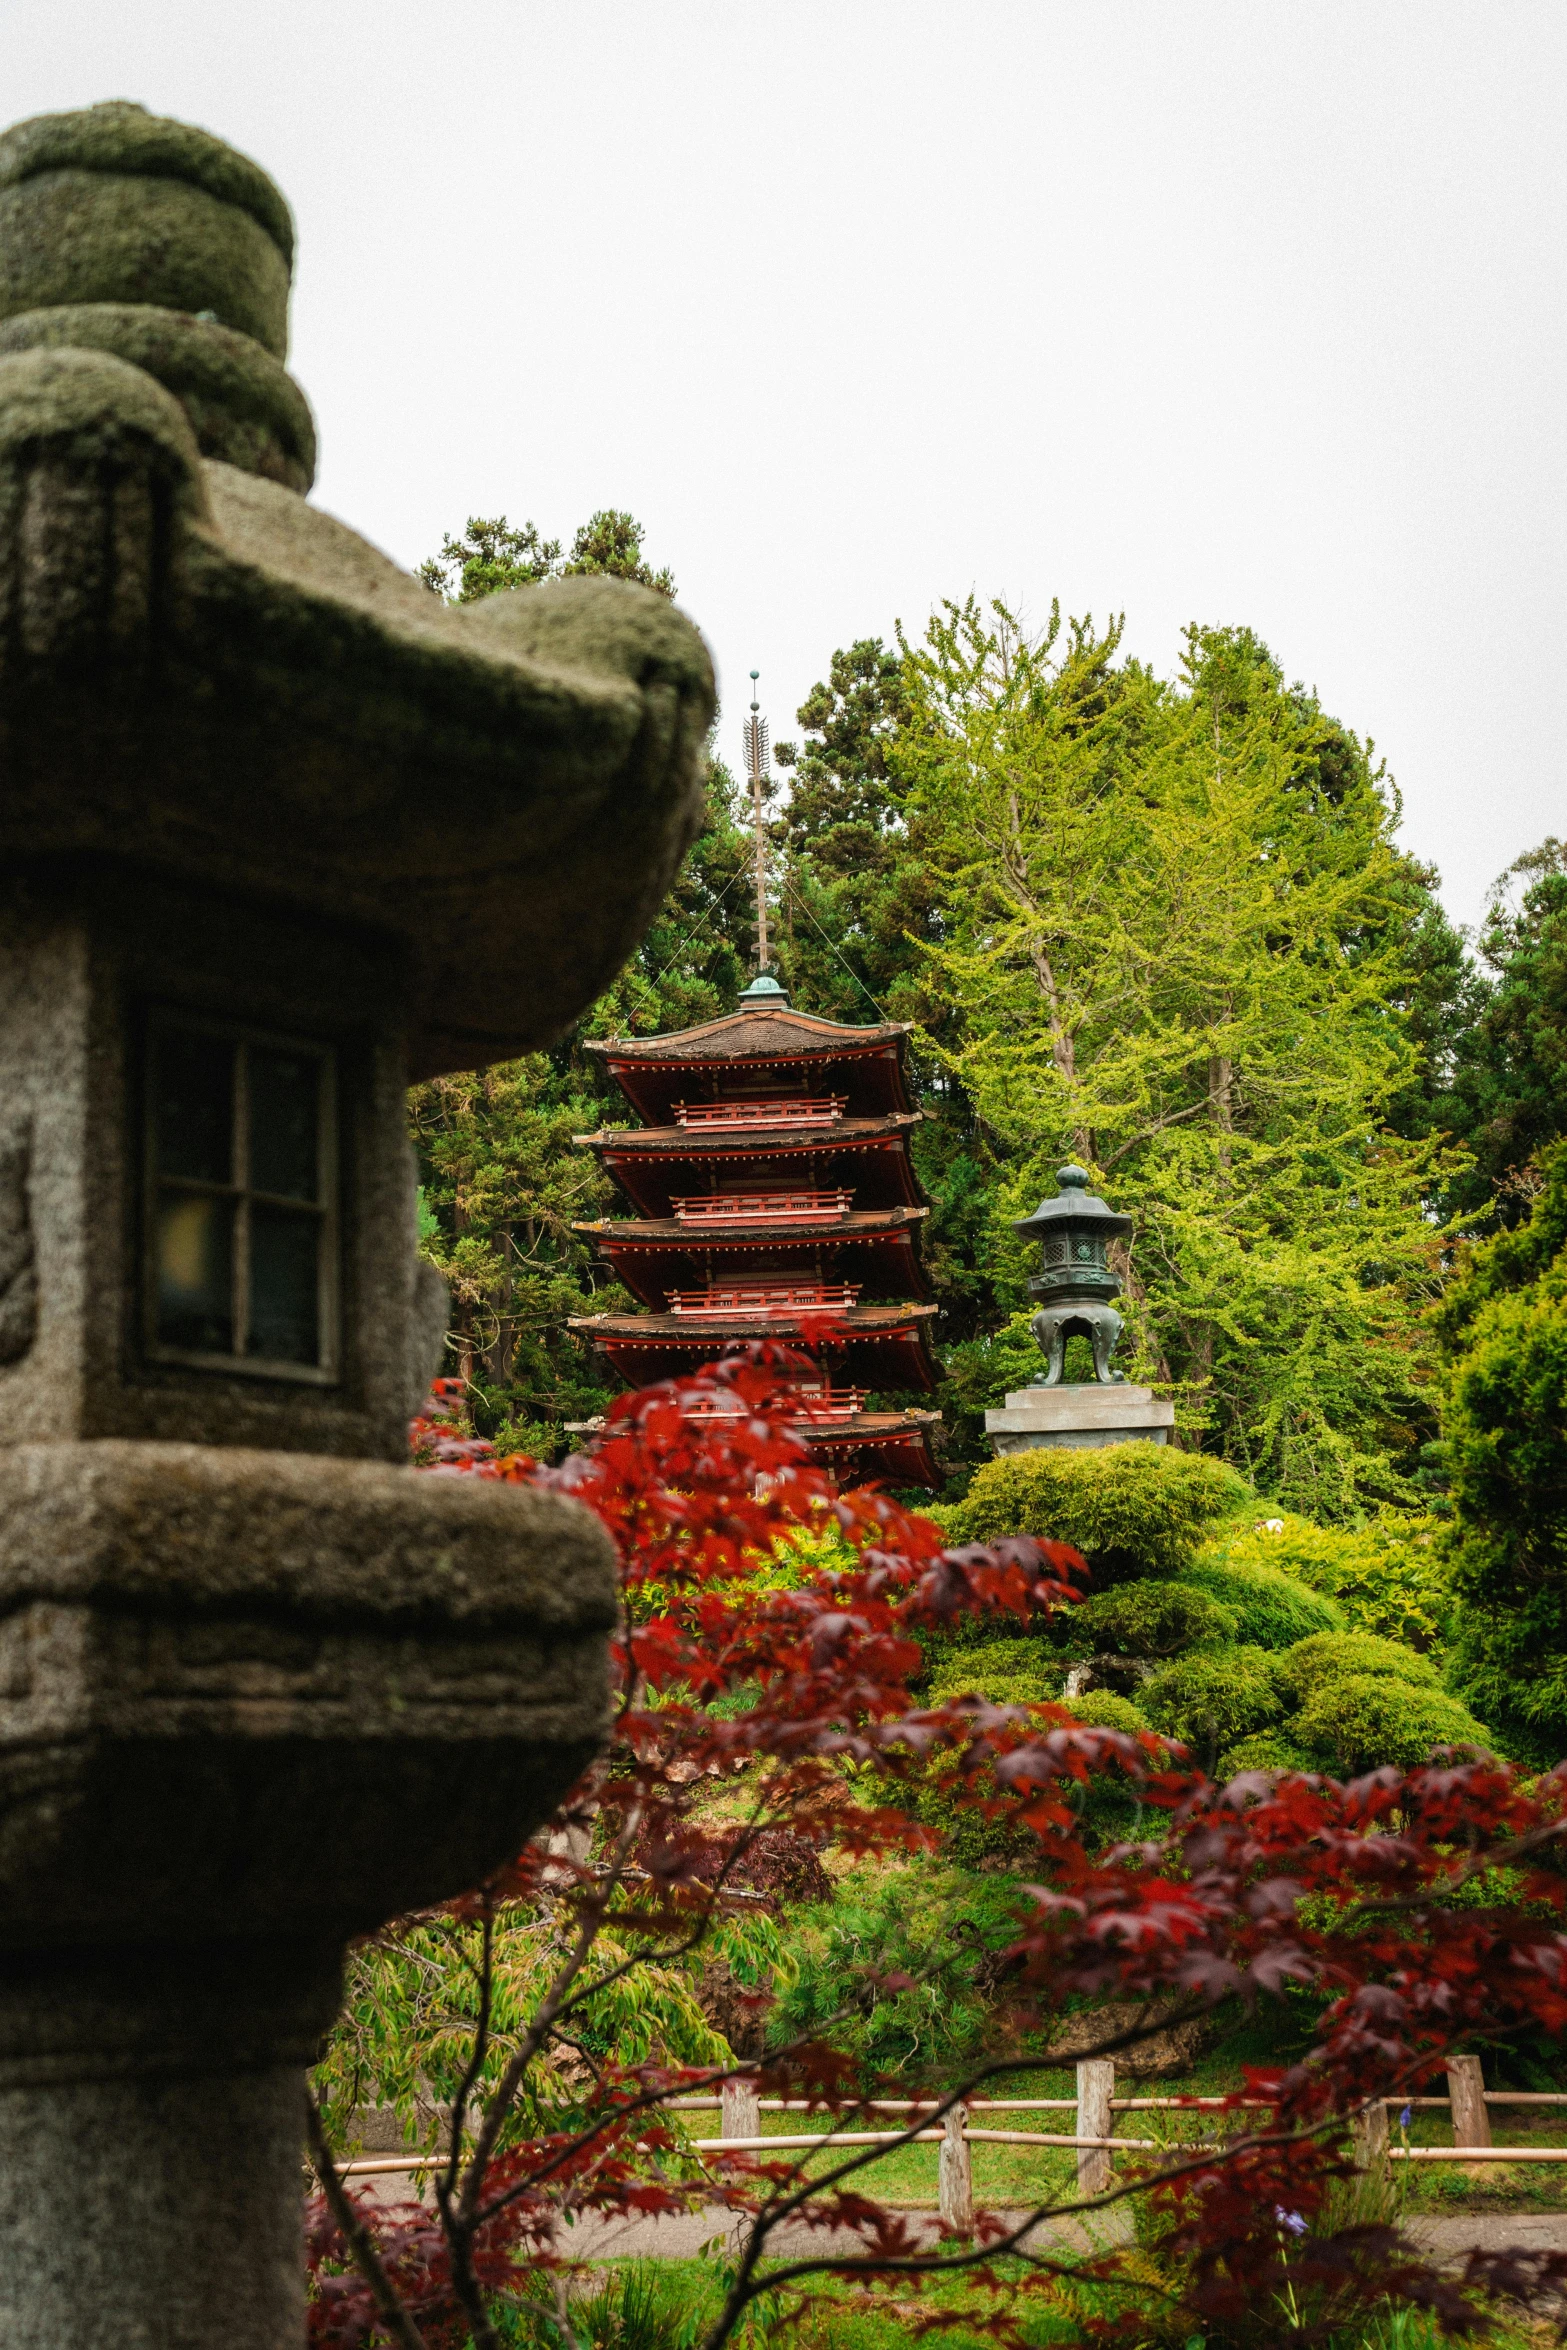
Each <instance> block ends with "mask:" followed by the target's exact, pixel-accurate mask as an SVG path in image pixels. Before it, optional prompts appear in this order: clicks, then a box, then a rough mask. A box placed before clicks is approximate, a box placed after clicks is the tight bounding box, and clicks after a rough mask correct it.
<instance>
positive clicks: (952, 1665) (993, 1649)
mask: <svg viewBox="0 0 1567 2350" xmlns="http://www.w3.org/2000/svg"><path fill="white" fill-rule="evenodd" d="M1060 1694H1061V1661H1060V1659H1059V1657H1054V1656H1052V1655H1051V1654H1050V1652H1049V1651H1048V1650H1047V1649H1043V1648H1041V1647H1040V1645H1039V1643H1038V1642H1037V1641H1032V1640H996V1641H992V1642H989V1643H988V1644H987V1645H986V1646H985V1647H983V1648H955V1649H953V1650H952V1651H951V1652H950V1654H948V1655H946V1656H944V1657H943V1658H942V1659H941V1661H940V1663H939V1664H938V1665H936V1666H935V1668H934V1669H933V1671H932V1673H931V1676H930V1689H929V1696H930V1702H931V1704H932V1705H940V1704H943V1703H944V1702H945V1701H946V1699H948V1698H949V1697H988V1698H989V1700H990V1702H991V1704H992V1705H1034V1704H1038V1703H1039V1702H1040V1700H1041V1699H1044V1698H1047V1697H1059V1695H1060Z"/></svg>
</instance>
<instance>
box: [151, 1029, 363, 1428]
mask: <svg viewBox="0 0 1567 2350" xmlns="http://www.w3.org/2000/svg"><path fill="white" fill-rule="evenodd" d="M147 1099H148V1121H147V1124H148V1132H147V1157H146V1165H147V1186H148V1211H147V1322H146V1327H147V1339H148V1344H149V1347H150V1350H151V1352H152V1353H153V1354H154V1355H155V1356H157V1357H161V1358H163V1359H165V1360H177V1361H181V1362H187V1363H193V1364H198V1365H202V1366H206V1367H209V1368H213V1369H223V1368H229V1369H244V1370H246V1371H249V1372H253V1373H259V1374H261V1375H262V1376H264V1377H270V1378H295V1379H307V1380H312V1381H320V1380H323V1379H331V1378H334V1377H335V1376H336V1367H335V1360H334V1357H335V1350H336V1316H337V1248H338V1242H337V1218H336V1183H337V1178H336V1130H335V1102H336V1089H335V1069H334V1062H333V1056H332V1053H331V1051H330V1050H329V1049H328V1048H327V1047H325V1046H322V1045H313V1044H306V1043H301V1042H296V1041H293V1040H287V1039H282V1038H274V1037H264V1036H257V1035H252V1034H250V1033H248V1032H244V1031H240V1030H233V1031H229V1030H224V1029H222V1028H219V1027H218V1026H216V1025H215V1024H213V1023H209V1022H205V1021H197V1020H185V1019H181V1018H178V1017H176V1016H173V1015H159V1016H156V1017H155V1018H154V1019H153V1021H152V1023H151V1027H150V1036H149V1058H148V1082H147Z"/></svg>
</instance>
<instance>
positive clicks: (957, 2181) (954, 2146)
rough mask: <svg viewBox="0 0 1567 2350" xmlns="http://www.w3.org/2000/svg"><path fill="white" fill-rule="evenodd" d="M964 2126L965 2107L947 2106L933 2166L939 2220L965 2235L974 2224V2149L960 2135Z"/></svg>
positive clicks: (966, 2122)
mask: <svg viewBox="0 0 1567 2350" xmlns="http://www.w3.org/2000/svg"><path fill="white" fill-rule="evenodd" d="M967 2127H968V2107H967V2106H966V2105H953V2106H949V2107H948V2109H947V2116H946V2120H945V2121H944V2122H943V2124H942V2130H941V2156H940V2161H939V2163H938V2165H937V2196H938V2200H939V2202H940V2205H941V2217H942V2221H943V2223H944V2225H945V2226H947V2227H949V2228H956V2229H957V2230H958V2231H959V2233H960V2234H962V2235H965V2236H966V2235H968V2233H969V2232H970V2230H971V2229H972V2228H973V2225H974V2150H973V2148H972V2147H971V2146H970V2144H969V2142H968V2140H967V2138H966V2137H965V2136H964V2134H963V2133H964V2131H965V2130H966V2129H967Z"/></svg>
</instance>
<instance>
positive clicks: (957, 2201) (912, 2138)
mask: <svg viewBox="0 0 1567 2350" xmlns="http://www.w3.org/2000/svg"><path fill="white" fill-rule="evenodd" d="M1447 2087H1448V2094H1447V2095H1446V2096H1445V2097H1383V2098H1374V2099H1372V2100H1371V2101H1370V2102H1369V2103H1368V2104H1367V2105H1366V2106H1365V2107H1364V2108H1363V2109H1362V2111H1361V2113H1360V2115H1359V2116H1358V2117H1357V2119H1356V2122H1355V2159H1356V2161H1357V2163H1358V2164H1359V2166H1360V2167H1361V2168H1362V2169H1363V2170H1369V2169H1371V2168H1373V2167H1374V2166H1375V2165H1377V2164H1378V2163H1382V2162H1477V2163H1478V2162H1567V2146H1497V2145H1493V2143H1492V2140H1491V2120H1490V2108H1491V2107H1492V2106H1493V2105H1511V2106H1524V2107H1546V2106H1554V2107H1563V2106H1567V2093H1563V2094H1560V2095H1559V2094H1557V2093H1556V2092H1555V2091H1553V2090H1538V2089H1487V2088H1486V2087H1485V2085H1484V2082H1483V2080H1482V2078H1481V2072H1480V2059H1479V2057H1478V2056H1455V2057H1454V2058H1453V2060H1452V2062H1451V2064H1450V2065H1449V2066H1448V2068H1447ZM941 2103H942V2100H941V2099H940V2098H937V2097H870V2098H867V2099H866V2100H865V2101H864V2104H863V2106H862V2107H861V2109H860V2110H861V2111H862V2112H865V2113H867V2114H876V2113H886V2114H895V2113H899V2114H907V2115H908V2116H909V2117H910V2120H914V2119H917V2117H918V2116H919V2115H920V2114H921V2113H922V2112H930V2113H931V2114H932V2115H933V2116H934V2114H935V2111H936V2108H937V2107H938V2106H939V2105H940V2104H941ZM670 2105H671V2107H672V2108H673V2109H674V2110H675V2111H677V2112H681V2113H717V2114H718V2115H719V2117H720V2120H719V2135H718V2136H717V2137H715V2138H694V2139H692V2141H691V2146H692V2150H693V2152H695V2153H700V2154H752V2153H754V2154H759V2155H768V2154H772V2153H775V2152H776V2153H780V2154H781V2153H784V2152H791V2153H792V2152H802V2151H804V2152H809V2151H813V2150H815V2149H817V2148H829V2147H845V2146H880V2145H885V2146H894V2145H898V2144H903V2145H935V2146H939V2147H940V2149H941V2154H940V2159H939V2162H938V2166H937V2174H938V2175H937V2188H938V2199H939V2203H940V2209H941V2216H942V2218H943V2219H944V2220H945V2221H946V2222H947V2224H948V2226H950V2227H954V2228H962V2229H966V2228H968V2227H969V2226H970V2225H971V2224H972V2221H973V2216H974V2161H973V2155H972V2153H971V2151H970V2149H971V2148H972V2147H974V2146H1071V2147H1075V2148H1076V2150H1077V2185H1078V2191H1079V2193H1080V2194H1083V2195H1099V2194H1103V2193H1104V2192H1105V2190H1106V2189H1107V2188H1108V2187H1109V2185H1110V2182H1111V2177H1112V2163H1111V2157H1112V2155H1114V2154H1117V2153H1122V2152H1126V2153H1139V2154H1143V2153H1154V2152H1157V2151H1158V2150H1159V2148H1160V2146H1161V2145H1163V2144H1166V2143H1167V2141H1164V2140H1160V2139H1157V2138H1120V2137H1117V2136H1115V2135H1114V2132H1113V2124H1112V2117H1113V2116H1114V2115H1115V2114H1118V2113H1204V2112H1210V2113H1211V2112H1214V2111H1217V2110H1220V2109H1224V2110H1227V2111H1229V2112H1232V2113H1234V2112H1255V2111H1268V2110H1270V2109H1269V2108H1268V2105H1267V2101H1266V2100H1265V2099H1261V2098H1252V2099H1242V2100H1239V2101H1237V2102H1235V2103H1231V2101H1230V2100H1229V2099H1228V2098H1224V2097H1117V2096H1116V2094H1115V2066H1114V2064H1113V2063H1112V2062H1111V2061H1110V2060H1109V2059H1108V2058H1107V2057H1090V2058H1088V2059H1086V2060H1085V2061H1084V2062H1083V2063H1082V2064H1080V2065H1079V2066H1078V2068H1077V2095H1076V2096H1075V2097H971V2098H969V2099H967V2100H966V2101H964V2102H962V2103H959V2104H956V2105H953V2106H952V2107H950V2108H949V2109H948V2111H947V2112H946V2114H945V2115H944V2116H942V2118H941V2119H940V2120H939V2121H937V2120H934V2119H933V2121H932V2126H931V2127H930V2128H929V2129H918V2130H911V2129H910V2128H909V2126H908V2124H907V2123H905V2124H904V2126H903V2127H902V2128H901V2129H885V2130H875V2129H868V2130H854V2129H851V2130H838V2129H829V2130H823V2131H798V2132H796V2131H790V2132H780V2133H778V2134H777V2135H775V2136H766V2135H764V2134H763V2131H762V2126H761V2125H762V2115H763V2114H764V2113H811V2112H820V2110H821V2108H820V2106H819V2105H817V2104H815V2103H814V2102H813V2101H812V2100H811V2099H810V2098H806V2097H759V2096H758V2095H757V2092H756V2085H755V2082H754V2080H750V2079H747V2078H745V2077H744V2076H742V2077H741V2078H739V2079H737V2080H733V2081H726V2082H725V2083H724V2084H723V2086H722V2089H721V2091H720V2092H719V2094H717V2095H713V2096H705V2097H675V2098H671V2099H670ZM1437 2107H1446V2108H1447V2109H1448V2110H1449V2111H1450V2112H1451V2114H1452V2117H1453V2143H1452V2145H1451V2146H1395V2145H1393V2144H1392V2142H1391V2132H1390V2131H1389V2128H1388V2115H1389V2112H1390V2111H1393V2112H1404V2111H1407V2110H1409V2109H1410V2108H1413V2109H1415V2110H1416V2111H1419V2112H1426V2111H1429V2110H1431V2109H1433V2108H1437ZM981 2113H984V2114H1000V2113H1072V2114H1075V2116H1076V2119H1077V2128H1076V2129H1075V2130H1073V2131H1071V2132H1068V2133H1063V2132H1058V2131H1053V2130H1009V2129H993V2128H990V2127H989V2126H987V2125H986V2124H983V2123H976V2122H975V2121H974V2120H973V2119H972V2118H971V2117H973V2116H974V2115H977V2114H981ZM1191 2151H1193V2152H1196V2151H1197V2144H1196V2142H1194V2143H1193V2145H1192V2148H1191ZM444 2160H445V2157H444V2155H442V2154H439V2153H434V2154H422V2155H421V2154H415V2155H406V2154H405V2155H362V2156H356V2157H354V2158H353V2159H352V2160H351V2161H348V2162H342V2163H339V2165H338V2170H339V2172H340V2173H341V2175H342V2176H344V2177H345V2178H367V2177H375V2176H386V2175H390V2174H393V2173H396V2172H399V2171H403V2172H425V2171H429V2170H431V2169H433V2168H434V2167H435V2166H436V2164H438V2163H440V2162H442V2161H444Z"/></svg>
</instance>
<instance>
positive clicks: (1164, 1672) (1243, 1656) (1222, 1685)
mask: <svg viewBox="0 0 1567 2350" xmlns="http://www.w3.org/2000/svg"><path fill="white" fill-rule="evenodd" d="M1141 1697H1142V1705H1143V1711H1144V1712H1145V1713H1146V1714H1147V1716H1148V1719H1149V1720H1150V1721H1151V1722H1152V1724H1153V1726H1154V1728H1155V1729H1156V1730H1163V1731H1166V1732H1167V1733H1168V1734H1169V1736H1171V1737H1172V1738H1180V1739H1183V1740H1184V1741H1185V1743H1186V1744H1187V1745H1188V1746H1189V1747H1191V1749H1192V1751H1193V1753H1194V1755H1195V1756H1196V1757H1197V1759H1198V1760H1199V1761H1201V1762H1203V1763H1204V1764H1211V1763H1212V1762H1213V1760H1214V1758H1215V1757H1216V1756H1217V1755H1218V1754H1219V1753H1221V1752H1222V1751H1223V1750H1224V1749H1225V1748H1226V1747H1229V1746H1233V1745H1234V1744H1235V1742H1236V1741H1237V1739H1241V1738H1244V1737H1246V1736H1247V1735H1248V1734H1249V1733H1250V1732H1251V1731H1253V1730H1266V1729H1267V1728H1268V1727H1269V1726H1270V1725H1271V1724H1272V1723H1274V1722H1276V1721H1277V1720H1278V1718H1279V1716H1280V1714H1281V1713H1282V1712H1283V1711H1284V1698H1283V1694H1282V1692H1281V1690H1280V1687H1279V1675H1278V1669H1277V1665H1276V1662H1275V1660H1274V1659H1273V1658H1272V1657H1271V1656H1270V1655H1269V1654H1268V1652H1267V1650H1266V1649H1262V1648H1222V1649H1198V1650H1195V1651H1194V1652H1193V1653H1192V1654H1191V1655H1189V1656H1180V1657H1177V1658H1176V1659H1175V1660H1174V1662H1173V1663H1171V1664H1167V1665H1161V1666H1160V1667H1159V1669H1158V1671H1157V1672H1154V1673H1150V1674H1149V1676H1148V1678H1147V1680H1146V1681H1145V1682H1144V1683H1143V1686H1142V1691H1141Z"/></svg>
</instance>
